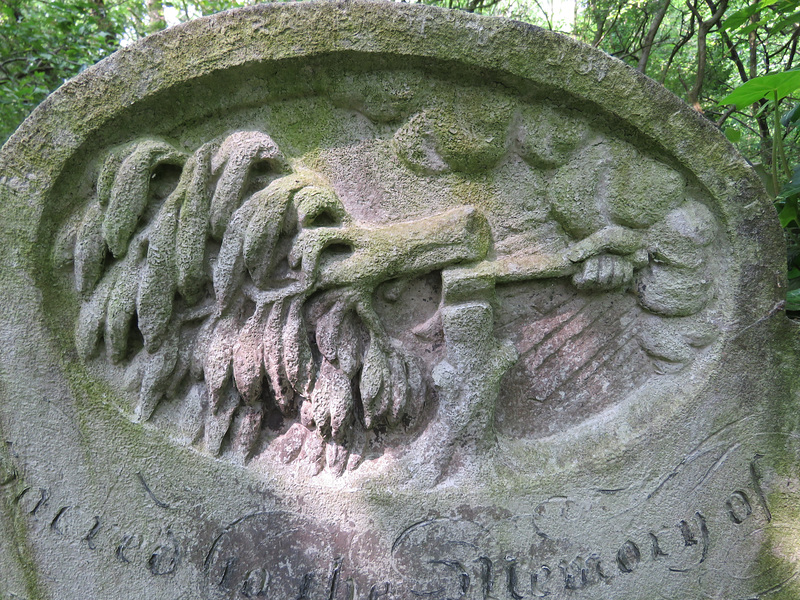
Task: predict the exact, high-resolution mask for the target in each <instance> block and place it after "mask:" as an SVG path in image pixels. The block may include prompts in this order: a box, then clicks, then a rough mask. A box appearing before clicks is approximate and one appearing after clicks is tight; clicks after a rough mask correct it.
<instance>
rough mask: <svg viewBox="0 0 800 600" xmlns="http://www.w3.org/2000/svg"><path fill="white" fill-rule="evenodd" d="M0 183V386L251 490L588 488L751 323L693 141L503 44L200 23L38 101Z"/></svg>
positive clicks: (291, 21)
mask: <svg viewBox="0 0 800 600" xmlns="http://www.w3.org/2000/svg"><path fill="white" fill-rule="evenodd" d="M0 165H2V172H3V174H4V176H3V179H2V183H3V194H4V199H5V207H6V208H5V214H6V219H5V223H4V225H3V235H4V241H5V245H6V249H7V250H6V252H5V254H4V263H5V264H4V275H3V279H4V283H5V285H4V286H3V287H4V289H3V296H4V307H5V308H4V313H3V319H4V325H5V328H4V331H6V333H5V334H4V335H5V337H6V341H7V343H8V345H9V346H10V347H12V348H14V351H13V352H12V353H11V355H10V356H14V357H16V358H8V359H4V360H5V361H6V362H7V364H8V365H16V366H17V367H18V368H19V373H20V374H22V373H26V372H29V371H31V369H36V368H39V367H38V365H40V364H42V363H41V361H44V362H45V363H47V364H50V363H51V362H53V361H55V364H57V365H58V366H57V368H56V373H57V375H54V376H53V377H54V378H55V379H57V380H58V381H59V383H55V382H54V383H53V385H54V386H55V387H56V388H59V389H60V387H63V388H64V390H65V391H68V393H69V394H77V395H80V394H86V395H87V397H88V398H89V399H90V400H89V401H90V402H99V403H102V404H104V405H106V406H110V407H113V408H114V409H116V410H118V411H119V412H120V414H122V415H125V416H126V417H127V418H129V419H130V420H132V421H134V422H135V423H137V425H136V426H135V428H136V429H135V430H136V431H140V432H142V433H141V434H142V435H164V436H165V437H164V439H166V440H169V443H171V444H174V445H179V446H180V445H189V446H193V447H195V448H196V449H198V450H200V451H201V452H203V453H205V454H208V455H211V456H220V457H223V458H227V459H229V460H230V461H232V462H233V463H237V464H246V465H248V466H249V467H252V469H253V470H254V471H256V472H260V473H279V474H281V477H283V476H286V477H291V478H296V477H297V478H300V479H302V480H304V481H306V480H309V481H310V480H311V479H312V478H313V477H314V476H316V475H317V474H319V473H320V472H322V473H324V474H325V475H324V477H321V478H318V479H317V481H323V480H325V481H330V482H335V481H336V480H337V478H339V477H341V476H342V475H347V477H346V478H345V479H347V478H353V480H354V481H355V480H358V478H359V477H363V476H365V475H363V474H366V475H368V476H369V477H373V476H376V475H380V476H381V477H389V478H390V479H393V478H397V480H398V481H406V480H416V479H419V480H420V481H423V482H425V483H424V485H434V484H436V483H437V482H441V481H442V480H443V479H444V478H446V477H448V476H450V475H452V473H454V472H455V471H458V469H462V470H464V471H465V472H468V473H471V474H472V475H471V476H474V475H475V474H476V473H479V472H484V471H485V469H490V470H491V469H493V468H494V466H490V465H495V463H496V456H497V452H498V448H511V449H513V452H512V454H514V456H515V457H516V458H515V459H514V460H516V461H518V465H524V466H525V467H526V468H530V467H531V465H533V464H536V465H538V464H539V461H540V460H541V459H542V457H543V456H544V457H548V458H547V460H559V461H560V460H566V457H573V459H574V460H576V461H577V462H578V463H580V462H581V461H590V462H591V461H593V460H598V461H601V460H606V459H607V458H608V457H609V456H612V455H616V454H617V453H618V451H619V448H626V447H628V445H630V444H632V445H635V444H636V443H637V442H636V440H638V439H639V438H641V437H642V436H651V435H656V436H658V435H663V434H665V432H668V431H669V430H670V423H672V422H673V421H674V419H676V418H679V417H680V415H684V414H687V413H688V412H691V411H695V410H697V409H698V407H697V406H696V404H697V401H696V398H697V397H698V394H699V393H700V390H703V389H706V388H707V387H708V386H709V385H711V384H710V382H712V381H713V378H714V372H715V369H716V368H717V366H718V365H719V362H720V361H721V360H722V356H723V355H724V348H725V346H726V344H727V343H729V341H730V339H731V336H733V335H735V332H736V331H738V330H739V329H740V328H741V327H744V326H746V324H747V323H750V322H753V321H755V320H756V319H757V318H760V316H763V315H764V314H765V313H768V312H770V311H773V312H774V311H778V310H780V309H781V304H780V301H779V298H780V297H781V286H782V285H783V283H782V282H783V275H782V273H783V269H784V265H783V262H784V258H783V256H782V252H781V237H780V232H779V229H778V227H777V224H776V222H775V219H774V215H773V209H772V207H771V205H770V203H769V201H768V199H767V198H766V197H765V194H764V193H763V190H762V187H761V184H760V182H759V180H758V178H757V177H756V176H755V174H754V173H753V172H752V171H751V170H750V169H749V168H748V167H747V165H746V163H745V161H744V160H743V159H742V158H741V157H740V156H739V155H738V154H737V153H736V152H735V151H734V150H733V148H732V147H731V146H730V144H729V143H728V142H727V141H726V140H725V139H724V138H723V136H722V135H720V133H719V132H718V130H717V129H716V128H715V127H714V125H713V124H711V123H710V122H709V121H708V120H706V119H705V118H704V117H703V116H702V115H699V114H697V113H696V112H694V111H693V110H691V109H690V108H688V107H687V106H686V105H685V104H684V103H682V102H681V101H680V100H679V99H677V98H676V97H675V96H673V95H672V94H671V93H669V92H668V91H666V90H665V89H664V88H663V87H661V86H660V85H658V84H656V83H655V82H653V81H651V80H650V79H648V78H646V77H644V76H642V75H641V74H639V73H637V72H636V71H634V70H632V69H631V68H629V67H628V66H626V65H625V64H624V63H622V62H620V61H618V60H616V59H614V58H612V57H609V56H607V55H605V54H603V53H602V52H599V51H597V50H596V49H593V48H591V47H589V46H586V45H584V44H581V43H578V42H576V41H574V40H572V39H570V38H568V37H565V36H562V35H559V34H555V33H552V32H549V31H545V30H542V29H539V28H536V27H532V26H529V25H524V24H521V23H516V22H511V21H506V20H502V19H496V18H491V17H481V16H476V15H472V14H467V13H463V12H456V11H444V10H440V9H437V8H433V7H427V6H421V5H413V6H412V5H405V4H393V3H379V2H360V1H355V2H325V3H298V4H283V3H281V4H266V5H259V6H253V7H248V8H245V9H241V10H237V11H231V12H226V13H221V14H218V15H215V16H213V17H209V18H205V19H198V20H196V21H192V22H190V23H186V24H184V25H181V26H179V27H175V28H172V29H169V30H166V31H164V32H161V33H159V34H155V35H152V36H149V37H148V38H146V39H144V40H142V41H140V42H138V43H136V44H134V45H132V46H130V47H127V48H124V49H122V50H120V51H119V52H117V53H116V54H114V55H113V56H111V57H109V58H108V59H106V60H104V61H102V62H101V63H99V64H98V65H96V66H94V67H92V68H90V69H88V70H86V71H85V72H83V73H81V74H80V75H78V76H77V77H75V78H74V79H72V80H70V81H68V82H66V83H65V84H64V85H63V86H62V87H61V88H60V89H59V90H58V91H57V92H56V93H54V94H53V95H52V96H50V97H49V98H48V99H47V100H46V101H45V102H44V103H43V104H42V105H41V106H40V107H39V108H38V109H37V110H36V111H35V112H34V114H33V115H32V116H31V117H30V118H29V119H28V120H27V121H26V122H25V123H24V124H23V125H22V126H21V127H20V129H19V130H18V131H17V132H16V133H15V134H14V136H12V138H11V139H10V140H9V141H8V143H7V144H6V145H5V146H4V148H3V151H2V154H1V155H0ZM31 322H34V323H36V324H37V325H36V327H31ZM34 343H36V344H38V345H39V348H40V350H39V352H40V354H41V356H37V357H36V358H35V359H34V360H32V362H27V359H25V358H24V357H27V356H28V352H29V350H28V348H30V347H31V344H34ZM20 361H22V362H20ZM31 365H36V366H33V367H32V366H31ZM24 380H25V377H22V378H21V379H20V380H19V383H17V384H16V385H23V381H24ZM12 387H13V386H12ZM476 398H477V399H476ZM599 434H608V436H607V437H606V438H603V437H602V436H600V435H599ZM576 453H577V454H576ZM577 455H580V456H589V457H590V458H580V459H579V458H575V456H577ZM456 456H459V457H460V458H459V461H460V462H459V461H455V458H454V457H456ZM570 460H572V459H570ZM454 461H455V462H458V464H459V465H460V466H458V467H457V466H454V465H455V462H454ZM287 465H288V466H287ZM296 465H301V466H302V468H301V469H300V470H299V471H298V472H295V466H296ZM537 468H538V467H537ZM541 468H543V469H544V470H545V471H547V468H545V467H541ZM290 471H291V473H292V474H291V475H289V474H288V473H290ZM298 473H300V474H298ZM359 473H360V474H361V475H359Z"/></svg>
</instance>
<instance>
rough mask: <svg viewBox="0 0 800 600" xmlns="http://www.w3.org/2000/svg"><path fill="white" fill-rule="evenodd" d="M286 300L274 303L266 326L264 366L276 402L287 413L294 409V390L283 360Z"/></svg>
mask: <svg viewBox="0 0 800 600" xmlns="http://www.w3.org/2000/svg"><path fill="white" fill-rule="evenodd" d="M285 305H286V302H285V301H284V300H278V301H277V302H275V304H273V305H272V308H271V309H270V312H269V317H268V318H267V325H266V327H264V337H263V343H264V368H265V369H266V371H267V376H268V377H269V385H270V389H271V390H272V394H273V396H274V398H275V404H276V405H277V406H278V408H279V409H280V411H281V412H282V413H283V414H285V415H287V414H290V413H291V412H292V411H293V410H294V406H295V404H294V390H293V389H292V386H291V384H290V383H289V378H288V376H287V375H286V369H285V366H284V360H283V324H284V312H285V311H284V308H285Z"/></svg>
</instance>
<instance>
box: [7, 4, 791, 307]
mask: <svg viewBox="0 0 800 600" xmlns="http://www.w3.org/2000/svg"><path fill="white" fill-rule="evenodd" d="M418 1H424V2H425V3H428V4H436V5H440V6H444V7H446V8H451V9H455V10H466V11H470V12H478V13H483V14H487V15H495V16H503V17H508V18H513V19H517V20H521V21H526V22H529V23H533V24H535V25H539V26H541V27H545V28H548V29H553V30H557V31H561V32H562V33H566V34H567V35H571V36H573V37H575V38H578V39H580V40H582V41H584V42H586V43H588V44H591V45H593V46H595V47H597V48H600V49H601V50H604V51H606V52H608V53H609V54H611V55H613V56H615V57H617V58H619V59H621V60H623V61H625V62H626V63H628V64H629V65H630V66H631V67H632V68H635V69H637V70H639V71H641V72H642V73H645V74H646V75H648V76H650V77H652V78H653V79H656V80H657V81H659V82H661V83H663V84H664V85H665V86H666V87H667V88H669V89H670V90H671V91H672V92H674V93H675V94H677V95H678V96H680V97H681V98H683V99H684V100H686V101H687V102H688V103H689V104H690V105H691V106H693V107H694V109H695V110H697V111H699V112H701V113H702V114H703V115H704V116H705V117H706V118H708V119H709V120H711V121H712V122H714V123H715V124H716V125H717V126H718V127H719V128H720V129H721V130H722V131H723V132H724V133H725V134H726V135H727V136H728V138H729V139H730V140H731V141H732V142H734V143H735V144H737V145H738V146H739V148H740V150H741V151H742V153H743V154H744V155H745V156H746V157H747V158H748V159H749V160H750V161H751V162H752V163H753V165H754V166H755V167H756V169H757V170H758V171H759V172H760V173H761V174H762V177H763V179H764V181H765V185H766V186H767V189H768V191H769V192H770V193H771V194H772V195H773V196H774V197H775V199H776V208H777V209H778V211H779V212H780V214H781V222H782V224H783V225H784V228H785V230H786V232H787V241H788V242H789V244H788V245H789V255H788V257H787V259H788V267H789V275H790V279H792V280H793V281H794V282H795V285H792V286H790V287H796V288H798V290H800V217H798V204H797V203H798V199H800V168H795V165H798V164H800V139H798V131H800V128H799V127H798V126H797V125H798V122H800V104H798V102H797V98H800V93H799V92H798V90H800V71H795V70H794V69H795V65H796V64H797V62H798V57H797V49H798V39H799V38H800V0H778V1H772V0H418ZM252 3H253V2H252V1H250V0H169V1H168V0H0V141H5V139H7V138H8V137H9V136H10V135H11V134H12V133H13V131H14V130H15V129H16V127H17V126H18V125H19V123H20V122H21V121H22V120H23V119H24V118H25V117H26V116H27V115H28V114H29V113H30V111H31V110H33V108H35V107H36V105H37V104H38V103H39V102H41V101H42V100H43V99H44V98H45V97H46V96H47V94H49V93H50V92H52V91H53V90H55V89H56V88H57V87H58V86H59V85H61V84H62V83H63V82H64V81H65V80H67V79H69V78H70V77H73V76H74V75H75V74H77V73H78V72H80V71H81V70H82V69H84V68H86V67H88V66H89V65H92V64H94V63H95V62H97V61H98V60H100V59H102V58H103V57H105V56H107V55H109V54H111V53H112V52H114V51H115V50H117V49H118V48H119V47H121V46H123V45H126V44H129V43H132V42H133V41H135V40H136V39H139V38H141V37H144V36H146V35H148V34H150V33H152V32H154V31H157V30H160V29H164V28H165V27H167V26H168V25H172V24H175V23H177V22H180V21H186V20H189V19H192V18H196V17H199V16H203V15H208V14H212V13H215V12H218V11H221V10H225V9H229V8H234V7H237V6H243V5H245V4H252ZM764 76H769V77H767V78H766V80H762V79H761V78H762V77H764ZM770 77H771V78H772V79H770ZM778 80H780V81H781V82H782V83H780V84H778V83H776V82H777V81H778ZM764 81H765V82H764ZM773 84H775V85H778V86H783V87H781V89H780V91H779V93H778V90H777V87H775V85H773ZM795 84H796V85H795ZM743 86H744V87H743ZM771 86H772V87H771ZM773 88H775V89H774V90H773ZM735 90H738V91H737V92H735ZM773 91H775V93H773ZM731 94H733V95H731ZM736 94H739V95H738V96H737V95H736ZM793 293H795V294H797V296H798V297H797V306H796V307H794V306H793V305H792V306H790V308H791V307H794V308H797V309H800V291H796V292H793ZM789 299H790V302H792V301H793V300H792V296H791V293H790V298H789Z"/></svg>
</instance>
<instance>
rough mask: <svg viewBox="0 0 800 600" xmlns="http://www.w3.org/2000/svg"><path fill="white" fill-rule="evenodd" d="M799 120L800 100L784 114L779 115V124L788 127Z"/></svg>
mask: <svg viewBox="0 0 800 600" xmlns="http://www.w3.org/2000/svg"><path fill="white" fill-rule="evenodd" d="M797 121H800V102H798V103H797V104H795V105H794V106H793V107H792V108H791V109H790V110H789V111H788V112H787V113H786V114H784V115H783V116H782V117H781V125H783V126H784V127H789V126H790V125H794V124H795V123H797Z"/></svg>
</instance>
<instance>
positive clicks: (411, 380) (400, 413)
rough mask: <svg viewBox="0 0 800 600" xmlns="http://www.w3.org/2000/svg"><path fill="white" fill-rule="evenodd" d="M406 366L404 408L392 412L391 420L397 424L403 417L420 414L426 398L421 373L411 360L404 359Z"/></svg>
mask: <svg viewBox="0 0 800 600" xmlns="http://www.w3.org/2000/svg"><path fill="white" fill-rule="evenodd" d="M404 360H405V366H406V376H407V381H408V393H407V394H406V404H405V408H403V409H402V410H396V411H393V412H392V418H393V419H394V420H395V421H396V422H397V421H400V420H401V419H402V418H403V417H404V416H409V417H411V418H412V420H413V418H414V417H416V416H417V415H419V414H421V413H422V407H423V405H424V404H425V398H426V397H427V386H426V385H425V378H424V377H423V376H422V371H421V370H420V368H419V366H418V365H417V363H416V361H415V360H413V359H404Z"/></svg>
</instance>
